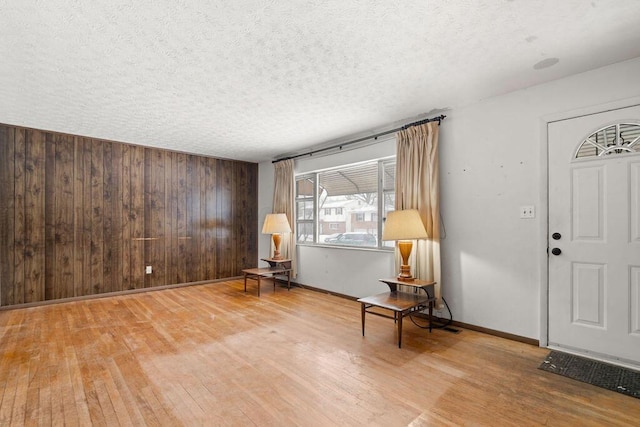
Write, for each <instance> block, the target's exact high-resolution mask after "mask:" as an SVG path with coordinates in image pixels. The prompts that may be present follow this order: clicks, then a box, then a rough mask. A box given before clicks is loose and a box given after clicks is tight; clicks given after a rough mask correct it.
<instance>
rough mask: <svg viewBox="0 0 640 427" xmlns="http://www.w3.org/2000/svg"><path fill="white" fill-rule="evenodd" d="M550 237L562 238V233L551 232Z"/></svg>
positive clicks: (554, 238)
mask: <svg viewBox="0 0 640 427" xmlns="http://www.w3.org/2000/svg"><path fill="white" fill-rule="evenodd" d="M551 238H552V239H553V240H560V238H562V234H560V233H553V234H552V235H551Z"/></svg>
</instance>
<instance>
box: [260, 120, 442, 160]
mask: <svg viewBox="0 0 640 427" xmlns="http://www.w3.org/2000/svg"><path fill="white" fill-rule="evenodd" d="M446 117H447V116H445V115H444V114H441V115H439V116H438V117H432V118H430V119H424V120H420V121H417V122H413V123H409V124H408V125H404V126H401V127H399V128H395V129H391V130H387V131H384V132H380V133H376V134H375V135H369V136H365V137H363V138H358V139H354V140H353V141H348V142H343V143H342V144H336V145H332V146H331V147H325V148H320V149H317V150H312V151H309V152H308V153H303V154H296V155H295V156H287V157H283V158H281V159H276V160H274V161H272V162H271V163H278V162H281V161H283V160H289V159H297V158H299V157H304V156H312V155H314V154H316V153H322V152H323V151H329V150H334V149H336V148H340V149H342V147H344V146H347V145H351V144H356V143H358V142H362V141H366V140H368V139H378V138H379V137H381V136H384V135H389V134H390V133H394V132H398V131H399V130H405V129H408V128H410V127H411V126H419V125H423V124H425V123H429V122H438V126H439V125H440V123H441V122H442V121H443V120H444V119H445V118H446Z"/></svg>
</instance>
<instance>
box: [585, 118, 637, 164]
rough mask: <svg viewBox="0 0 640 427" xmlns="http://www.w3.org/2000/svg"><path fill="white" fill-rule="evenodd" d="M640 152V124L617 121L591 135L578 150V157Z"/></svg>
mask: <svg viewBox="0 0 640 427" xmlns="http://www.w3.org/2000/svg"><path fill="white" fill-rule="evenodd" d="M625 153H640V124H638V123H616V124H613V125H608V126H605V127H603V128H601V129H598V130H597V131H595V132H593V133H592V134H591V135H589V136H588V137H587V138H586V139H585V140H584V141H582V144H580V146H579V147H578V150H577V151H576V156H575V158H576V159H582V158H585V157H604V156H609V155H615V154H625Z"/></svg>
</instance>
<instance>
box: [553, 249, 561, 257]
mask: <svg viewBox="0 0 640 427" xmlns="http://www.w3.org/2000/svg"><path fill="white" fill-rule="evenodd" d="M551 253H552V254H554V255H560V254H561V253H562V251H561V250H560V248H553V249H551Z"/></svg>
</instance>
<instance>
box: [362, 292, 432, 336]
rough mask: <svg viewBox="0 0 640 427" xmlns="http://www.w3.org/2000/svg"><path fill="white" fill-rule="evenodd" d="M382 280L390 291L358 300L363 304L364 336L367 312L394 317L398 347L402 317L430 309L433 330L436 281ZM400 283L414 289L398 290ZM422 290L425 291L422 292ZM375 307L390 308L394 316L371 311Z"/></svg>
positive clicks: (389, 317)
mask: <svg viewBox="0 0 640 427" xmlns="http://www.w3.org/2000/svg"><path fill="white" fill-rule="evenodd" d="M380 281H381V282H383V283H386V284H387V285H388V286H389V292H383V293H381V294H378V295H373V296H370V297H365V298H360V299H359V300H358V302H359V303H360V304H361V312H362V336H364V323H365V315H366V313H369V314H374V315H376V316H381V317H386V318H388V319H393V321H394V322H395V323H397V324H398V348H402V319H403V318H404V317H406V316H409V315H412V314H415V313H417V312H419V311H422V310H424V309H425V308H427V309H428V310H429V332H431V316H432V315H433V306H434V303H435V294H434V287H435V283H436V282H433V281H426V280H418V279H416V280H413V281H411V282H405V281H401V280H397V279H380ZM398 285H404V286H410V287H412V288H413V290H414V291H413V292H401V291H398ZM420 290H423V291H424V292H420ZM373 307H378V308H383V309H385V310H390V311H392V312H393V316H389V315H386V314H382V313H378V312H375V311H370V309H371V308H373Z"/></svg>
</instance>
